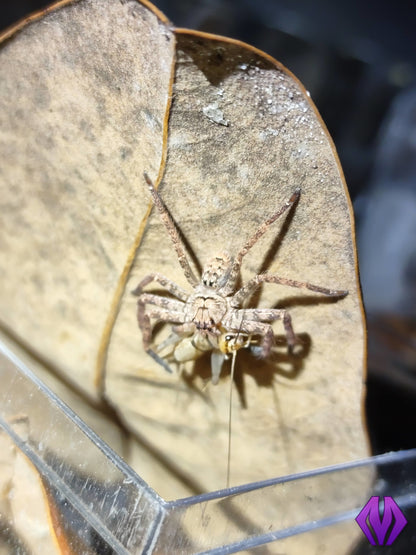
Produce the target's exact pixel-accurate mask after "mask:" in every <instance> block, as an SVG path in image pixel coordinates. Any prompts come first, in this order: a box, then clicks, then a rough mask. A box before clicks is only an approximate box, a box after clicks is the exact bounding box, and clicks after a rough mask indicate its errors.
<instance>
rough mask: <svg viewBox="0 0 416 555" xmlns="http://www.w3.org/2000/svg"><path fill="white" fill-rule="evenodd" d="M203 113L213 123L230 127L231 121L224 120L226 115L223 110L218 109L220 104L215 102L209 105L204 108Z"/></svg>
mask: <svg viewBox="0 0 416 555" xmlns="http://www.w3.org/2000/svg"><path fill="white" fill-rule="evenodd" d="M202 112H203V114H204V116H206V117H207V118H208V119H209V120H210V121H212V122H213V123H218V124H219V125H225V127H228V126H229V125H230V121H229V120H228V119H225V118H224V114H223V112H222V110H220V109H219V108H218V103H217V102H214V103H213V104H209V105H208V106H205V107H204V108H202Z"/></svg>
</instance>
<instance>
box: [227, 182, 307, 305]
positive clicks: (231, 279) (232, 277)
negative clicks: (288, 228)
mask: <svg viewBox="0 0 416 555" xmlns="http://www.w3.org/2000/svg"><path fill="white" fill-rule="evenodd" d="M300 192H301V191H300V188H297V189H295V190H294V192H293V194H292V196H291V197H290V199H289V200H288V201H286V202H285V203H284V204H283V206H281V207H280V208H279V210H277V211H276V212H275V213H274V214H272V215H271V216H270V218H267V220H266V221H264V222H263V223H262V224H261V226H260V227H259V228H258V229H257V230H256V232H255V233H254V235H252V236H251V237H250V239H249V240H248V241H247V242H246V244H245V245H244V246H243V248H242V249H241V250H240V252H239V253H238V254H237V256H236V257H235V259H234V262H233V265H232V267H231V270H230V274H229V276H228V281H227V283H226V285H225V286H224V287H223V288H222V290H221V293H222V294H223V295H224V296H225V297H226V296H228V295H230V294H231V293H232V292H233V290H234V284H235V282H236V280H237V278H238V274H239V272H240V267H241V263H242V261H243V257H244V256H245V255H246V254H247V253H248V251H249V250H250V249H251V247H253V246H254V245H255V244H256V243H257V241H258V240H259V239H260V237H262V236H263V235H264V234H265V233H266V231H267V230H268V229H269V227H270V226H271V224H272V223H273V222H274V221H276V220H277V219H278V218H279V216H281V215H282V214H284V213H285V212H286V210H288V209H289V208H290V207H291V206H293V205H294V204H295V203H296V202H297V201H298V199H299V197H300Z"/></svg>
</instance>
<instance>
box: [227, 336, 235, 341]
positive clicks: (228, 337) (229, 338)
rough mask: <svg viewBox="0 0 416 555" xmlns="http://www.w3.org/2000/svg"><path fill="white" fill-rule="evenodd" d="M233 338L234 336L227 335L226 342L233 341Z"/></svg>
mask: <svg viewBox="0 0 416 555" xmlns="http://www.w3.org/2000/svg"><path fill="white" fill-rule="evenodd" d="M232 338H233V336H232V335H226V336H225V340H226V341H231V339H232Z"/></svg>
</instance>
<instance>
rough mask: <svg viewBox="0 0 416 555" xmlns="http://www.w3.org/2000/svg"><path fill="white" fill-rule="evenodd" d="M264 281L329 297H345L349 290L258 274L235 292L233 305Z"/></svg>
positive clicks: (235, 306) (241, 301) (248, 295)
mask: <svg viewBox="0 0 416 555" xmlns="http://www.w3.org/2000/svg"><path fill="white" fill-rule="evenodd" d="M262 283H277V284H278V285H288V286H289V287H297V288H298V289H309V290H310V291H315V292H316V293H321V294H322V295H326V296H328V297H345V296H346V295H348V291H344V290H338V289H327V288H325V287H321V286H320V285H313V284H312V283H308V282H307V281H296V280H294V279H287V278H282V277H279V276H274V275H271V274H258V275H257V276H254V277H253V278H252V279H250V281H248V282H247V283H246V284H245V285H244V286H243V287H242V288H241V289H239V290H238V291H237V292H236V293H234V295H233V297H232V298H231V306H232V307H234V308H237V307H238V306H241V304H242V303H243V301H244V300H245V299H246V298H247V297H250V296H251V295H252V294H253V293H254V291H255V290H256V289H257V288H258V287H259V286H260V284H262Z"/></svg>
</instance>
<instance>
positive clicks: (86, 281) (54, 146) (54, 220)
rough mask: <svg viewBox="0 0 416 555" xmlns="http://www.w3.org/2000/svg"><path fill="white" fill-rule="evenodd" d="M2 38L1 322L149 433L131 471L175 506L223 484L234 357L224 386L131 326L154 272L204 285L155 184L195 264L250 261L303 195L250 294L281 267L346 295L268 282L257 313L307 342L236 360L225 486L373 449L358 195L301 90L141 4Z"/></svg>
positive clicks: (54, 18)
mask: <svg viewBox="0 0 416 555" xmlns="http://www.w3.org/2000/svg"><path fill="white" fill-rule="evenodd" d="M6 39H8V40H6V41H5V42H4V44H3V48H2V50H1V52H0V56H1V63H0V68H1V69H0V71H1V78H0V82H1V83H2V91H1V96H0V102H1V105H0V114H1V118H2V124H1V128H2V139H1V145H0V148H1V150H0V156H1V160H2V164H1V168H2V169H1V187H2V201H3V207H2V213H3V214H4V223H3V233H2V234H1V241H2V249H3V252H4V253H5V255H6V256H5V257H4V258H3V261H4V262H3V264H2V266H3V267H2V272H3V274H4V280H3V283H4V286H3V290H2V295H1V297H0V303H1V305H0V306H1V314H2V321H3V325H4V327H6V328H7V329H8V330H9V332H10V333H11V334H12V335H13V336H14V337H16V338H18V339H19V341H21V342H24V343H25V344H26V345H27V346H28V347H30V349H31V350H32V351H34V352H35V353H36V354H37V356H38V357H40V358H41V359H42V360H43V361H44V363H45V364H46V365H47V366H49V367H51V368H53V369H54V370H55V371H56V372H58V373H60V374H61V375H63V376H65V379H66V380H70V381H71V382H72V383H73V384H75V387H78V388H79V389H82V390H84V391H85V392H87V393H88V394H89V395H90V396H92V397H95V398H99V397H100V395H101V394H104V397H105V399H106V400H107V401H108V402H109V403H110V404H111V405H112V406H113V407H114V408H115V409H116V410H117V412H118V413H119V415H120V417H121V419H122V421H123V422H124V423H125V425H126V426H127V428H128V429H129V430H130V431H131V433H132V438H134V440H133V439H132V443H131V455H130V459H129V462H130V464H132V465H133V467H134V468H136V469H137V470H138V472H139V474H140V475H141V476H142V477H143V478H144V479H145V480H146V481H148V482H149V483H150V485H152V486H153V487H154V488H155V489H156V490H157V491H158V492H159V493H160V494H161V495H163V496H164V497H168V498H173V497H179V496H183V495H189V494H190V493H193V492H198V491H206V490H212V489H215V488H220V487H223V486H224V485H225V477H226V466H227V443H228V414H229V408H228V407H229V398H230V380H229V376H228V374H229V366H226V368H225V369H224V371H223V373H222V376H221V380H220V383H219V384H218V385H216V386H214V385H212V383H211V382H210V381H209V377H210V365H209V358H208V359H204V358H203V359H201V360H198V361H196V362H195V363H191V364H188V365H187V366H186V368H184V369H183V373H182V375H180V374H179V373H178V374H173V375H170V374H168V373H167V372H165V371H164V370H163V369H162V368H161V367H160V366H159V365H158V364H156V363H155V362H154V361H153V360H152V359H151V358H150V357H149V356H148V355H147V354H146V353H145V352H144V350H143V347H142V344H141V336H140V333H139V331H138V329H137V322H136V308H135V304H136V298H135V297H133V296H132V295H131V293H130V292H131V290H132V289H134V288H135V286H136V285H137V283H138V282H139V281H140V279H142V278H143V277H144V276H146V275H147V274H149V273H150V272H154V271H159V272H161V273H163V274H165V275H166V276H167V277H168V278H170V279H172V280H174V281H175V282H177V283H178V284H180V285H182V286H183V287H187V288H188V290H189V291H190V287H189V284H187V282H186V280H185V278H184V275H183V272H182V270H181V268H180V266H179V264H178V260H177V257H176V255H175V252H174V250H173V247H172V244H171V242H170V239H169V237H168V235H167V232H166V229H165V228H164V226H163V224H162V223H161V220H160V216H159V214H158V213H157V212H156V211H155V210H154V211H153V212H152V213H151V215H150V217H148V216H149V212H148V206H149V196H148V194H147V190H146V187H145V184H144V179H143V177H142V176H143V172H144V171H146V172H147V173H148V174H149V175H150V177H151V178H152V179H153V180H155V181H156V182H160V192H161V195H162V197H163V199H164V201H165V202H166V204H167V206H168V207H169V210H170V212H171V214H172V216H173V218H174V219H175V221H176V222H177V224H178V226H179V228H180V231H181V233H182V234H183V236H184V238H185V240H186V243H187V245H188V250H190V251H191V252H192V253H193V255H194V261H197V266H199V267H201V266H203V264H204V263H205V262H206V261H207V260H208V259H209V258H210V257H212V255H214V254H215V253H217V252H221V251H223V250H224V249H225V250H228V251H229V252H230V253H231V254H232V255H235V254H236V253H237V252H238V250H239V248H241V246H242V245H243V244H244V242H245V241H246V239H247V238H248V237H249V236H250V235H251V234H253V233H254V231H255V230H256V229H257V227H258V226H259V225H260V224H261V223H262V222H263V221H264V220H265V219H266V218H267V217H268V216H270V215H271V214H272V213H273V212H274V211H275V210H276V209H277V208H278V207H279V206H280V205H282V204H283V203H284V202H285V201H287V200H288V198H290V196H291V194H292V193H293V191H294V189H295V188H296V187H299V186H300V187H301V188H302V195H301V199H300V202H299V204H298V205H297V207H296V209H295V210H293V211H292V212H291V213H290V214H289V215H288V216H287V217H282V218H281V219H280V220H279V221H278V222H276V223H275V224H273V226H272V227H271V228H270V230H269V231H268V233H267V235H266V236H265V237H264V238H262V239H261V240H260V241H259V243H258V244H257V245H256V246H255V247H253V249H252V250H251V251H250V253H249V254H248V255H247V257H246V258H245V259H244V264H243V282H245V281H247V279H248V278H249V277H250V276H253V275H255V274H256V273H259V272H264V271H266V270H267V272H268V273H275V274H277V275H280V276H282V277H286V278H292V279H297V280H301V281H308V282H311V283H314V284H317V285H321V286H323V287H327V288H335V289H346V290H348V291H349V294H348V296H347V297H346V298H344V299H342V300H337V301H336V302H334V301H333V300H331V301H329V302H328V299H324V298H323V297H322V296H321V295H319V294H316V293H312V292H310V291H308V292H305V291H304V290H298V289H291V288H287V287H281V286H277V285H272V284H268V285H265V286H264V287H263V288H262V290H261V294H259V295H258V296H257V298H256V301H257V305H258V306H259V307H269V308H270V307H279V308H283V307H284V308H288V309H289V310H290V313H291V315H292V318H293V324H294V328H295V330H296V332H297V333H298V334H299V336H300V337H301V338H302V339H303V350H302V352H301V353H300V355H298V356H297V357H289V356H288V355H287V350H286V343H285V340H284V333H283V328H282V326H281V323H279V322H277V323H276V324H275V326H274V329H275V331H276V334H277V336H278V339H279V341H278V342H277V345H276V348H275V350H274V355H273V356H272V357H271V358H270V359H269V360H267V361H259V360H257V359H256V358H255V357H253V356H252V355H251V354H250V353H249V352H244V351H243V350H241V351H240V352H239V353H238V355H237V363H236V367H237V369H236V376H235V385H234V386H233V388H234V391H233V412H232V451H231V481H232V484H242V483H246V482H248V481H252V480H259V479H263V478H269V477H272V476H276V475H283V474H288V473H293V472H297V471H304V470H308V469H311V468H316V467H319V466H322V465H326V464H334V463H338V462H343V461H348V460H352V459H357V458H362V457H364V456H365V455H366V454H367V444H366V437H365V433H364V430H363V424H362V416H361V397H362V380H363V359H364V339H365V334H364V328H363V313H362V306H361V299H360V293H359V289H358V280H357V269H356V254H355V245H354V236H353V221H352V212H351V205H350V201H349V198H348V193H347V191H346V187H345V183H344V180H343V176H342V171H341V169H340V166H339V162H338V159H337V156H336V153H335V150H334V147H333V144H332V142H331V139H330V138H329V136H328V133H327V131H326V129H325V126H324V124H323V123H322V121H321V119H320V117H319V115H318V113H317V111H316V109H315V107H314V106H313V104H312V102H311V101H310V99H309V97H308V95H307V93H306V92H305V90H304V89H303V87H302V85H300V83H299V82H298V81H297V80H296V79H295V78H294V77H293V76H292V75H291V74H290V72H289V71H288V70H286V69H285V68H284V67H282V66H281V65H280V64H279V63H277V62H276V61H275V60H273V59H272V58H270V57H269V56H267V55H265V54H264V53H262V52H259V51H257V50H255V49H254V48H252V47H249V46H247V45H244V44H242V43H239V42H236V41H232V40H230V39H223V38H219V37H213V36H209V35H203V34H199V33H196V32H191V31H184V30H177V31H176V32H175V33H173V32H172V30H171V27H170V25H169V24H168V23H167V22H166V20H164V18H163V17H162V16H161V15H160V14H158V13H156V12H155V11H152V10H151V9H150V8H149V6H148V5H147V4H136V3H135V2H125V3H120V2H116V1H115V0H114V1H106V2H104V1H103V0H90V1H88V2H87V1H81V2H68V3H64V4H60V7H59V8H57V9H56V10H55V11H51V12H50V13H48V14H46V15H44V17H42V18H40V19H36V20H34V21H33V22H32V23H30V24H28V25H26V26H24V27H23V28H22V30H21V32H19V33H10V35H7V36H6ZM173 71H174V78H173V79H172V72H173ZM171 98H172V99H173V100H172V104H170V99H171ZM133 258H134V263H133V266H132V267H131V265H132V262H133ZM168 332H169V329H168V327H167V326H165V329H162V330H161V334H160V335H158V340H159V339H160V338H161V337H162V336H163V333H165V334H167V333H168ZM96 369H98V372H99V373H98V376H97V374H96ZM97 377H98V379H99V382H100V386H101V387H100V388H99V389H97V386H96V384H97ZM144 458H145V459H146V462H145V461H144ZM356 486H357V488H361V489H362V488H363V485H362V484H361V483H358V482H357V484H356ZM351 487H352V486H351ZM251 516H252V517H253V518H254V515H251Z"/></svg>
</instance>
